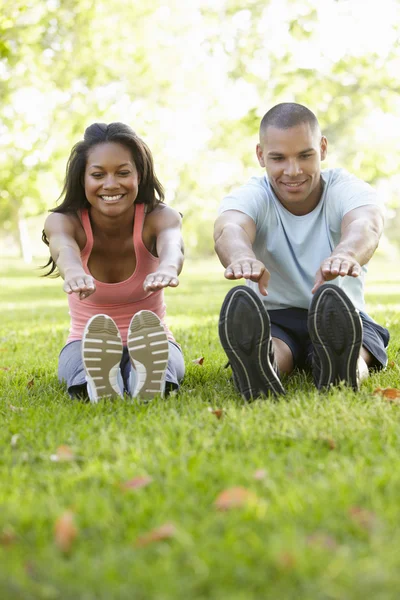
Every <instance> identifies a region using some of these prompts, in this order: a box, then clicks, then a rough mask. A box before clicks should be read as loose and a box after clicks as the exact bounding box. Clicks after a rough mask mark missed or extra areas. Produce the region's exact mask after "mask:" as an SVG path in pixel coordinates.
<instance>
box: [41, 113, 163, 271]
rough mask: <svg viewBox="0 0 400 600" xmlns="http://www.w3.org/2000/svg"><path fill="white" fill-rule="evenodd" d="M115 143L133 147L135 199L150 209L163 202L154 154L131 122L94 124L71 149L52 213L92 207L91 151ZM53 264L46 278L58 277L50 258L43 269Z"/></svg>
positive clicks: (45, 238) (129, 148) (73, 211)
mask: <svg viewBox="0 0 400 600" xmlns="http://www.w3.org/2000/svg"><path fill="white" fill-rule="evenodd" d="M106 142H114V143H117V144H122V146H125V147H126V148H128V150H130V152H131V154H132V158H133V161H134V163H135V166H136V170H137V172H138V175H139V182H140V183H139V190H138V195H137V198H136V202H137V203H138V204H146V205H147V206H148V208H149V212H150V211H152V210H153V209H154V208H155V207H156V206H157V204H159V203H160V202H164V189H163V187H162V185H161V183H160V182H159V180H158V179H157V177H156V174H155V172H154V164H153V157H152V155H151V152H150V150H149V148H148V147H147V145H146V144H145V143H144V142H143V140H141V139H140V137H139V136H138V135H136V133H135V132H134V131H133V129H131V128H130V127H129V126H128V125H125V124H124V123H110V124H109V125H106V124H105V123H93V125H90V126H89V127H88V128H87V129H86V131H85V134H84V136H83V140H82V141H80V142H78V143H77V144H75V146H74V147H73V148H72V150H71V154H70V157H69V159H68V163H67V169H66V174H65V181H64V187H63V190H62V192H61V195H60V197H59V200H60V199H62V202H61V204H60V205H59V206H57V207H56V208H52V209H51V210H50V212H55V213H63V214H65V213H76V212H78V211H79V210H82V209H84V208H89V206H90V204H89V202H88V201H87V199H86V195H85V188H84V184H83V182H84V175H85V169H86V162H87V156H88V153H89V150H91V149H92V148H93V147H94V146H97V145H99V144H105V143H106ZM42 241H43V242H44V243H45V244H46V245H47V246H48V245H49V241H48V239H47V236H46V234H45V232H44V230H43V232H42ZM46 267H50V270H49V271H48V272H47V273H45V275H44V276H45V277H46V276H48V275H52V274H53V273H54V275H53V276H54V277H58V276H59V273H58V272H57V266H56V264H55V262H54V260H53V259H52V258H51V257H50V259H49V261H48V262H47V264H46V265H44V267H43V269H45V268H46Z"/></svg>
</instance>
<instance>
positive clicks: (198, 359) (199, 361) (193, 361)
mask: <svg viewBox="0 0 400 600" xmlns="http://www.w3.org/2000/svg"><path fill="white" fill-rule="evenodd" d="M203 362H204V356H200V357H199V358H195V359H194V360H192V363H193V364H194V365H199V366H200V367H201V366H202V365H203Z"/></svg>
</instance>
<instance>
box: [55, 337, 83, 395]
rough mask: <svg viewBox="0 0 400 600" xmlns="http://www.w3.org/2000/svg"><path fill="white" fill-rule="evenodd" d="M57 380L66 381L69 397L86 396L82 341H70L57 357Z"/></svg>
mask: <svg viewBox="0 0 400 600" xmlns="http://www.w3.org/2000/svg"><path fill="white" fill-rule="evenodd" d="M58 380H59V381H60V382H61V383H66V385H67V391H68V394H69V395H70V396H71V398H86V399H87V397H88V394H87V383H86V375H85V368H84V366H83V361H82V341H81V340H76V341H75V342H70V343H69V344H67V345H66V346H64V348H63V349H62V350H61V352H60V356H59V357H58Z"/></svg>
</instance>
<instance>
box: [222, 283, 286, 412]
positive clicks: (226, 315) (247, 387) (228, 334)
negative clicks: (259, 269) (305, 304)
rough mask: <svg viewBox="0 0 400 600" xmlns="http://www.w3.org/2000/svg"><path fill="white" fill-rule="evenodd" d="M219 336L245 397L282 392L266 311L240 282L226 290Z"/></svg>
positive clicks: (279, 393)
mask: <svg viewBox="0 0 400 600" xmlns="http://www.w3.org/2000/svg"><path fill="white" fill-rule="evenodd" d="M219 336H220V340H221V344H222V346H223V348H224V350H225V352H226V355H227V356H228V359H229V362H230V364H231V367H232V371H233V378H234V381H235V384H236V386H237V387H238V389H239V391H240V393H241V395H242V396H243V397H244V398H245V399H246V400H250V399H251V398H257V397H258V396H260V395H268V394H273V395H275V396H277V395H281V394H284V393H285V390H284V388H283V386H282V384H281V381H280V379H279V369H278V365H277V363H276V359H275V353H274V345H273V343H272V338H271V326H270V319H269V316H268V313H267V311H266V310H265V308H264V304H263V302H262V301H261V300H260V298H259V297H258V296H257V294H256V293H255V292H254V291H253V290H252V289H250V288H249V287H247V286H243V285H239V286H236V287H234V288H232V289H231V290H230V291H229V292H228V294H227V296H226V298H225V300H224V302H223V304H222V308H221V313H220V319H219Z"/></svg>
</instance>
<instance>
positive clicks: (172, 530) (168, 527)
mask: <svg viewBox="0 0 400 600" xmlns="http://www.w3.org/2000/svg"><path fill="white" fill-rule="evenodd" d="M175 534H176V527H175V525H174V524H173V523H164V525H161V526H160V527H156V528H155V529H152V530H151V531H149V532H148V533H144V534H143V535H140V536H139V537H138V538H137V540H136V542H135V546H137V547H138V548H143V547H144V546H148V545H149V544H152V543H154V542H159V541H161V540H168V539H170V538H173V537H175Z"/></svg>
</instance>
